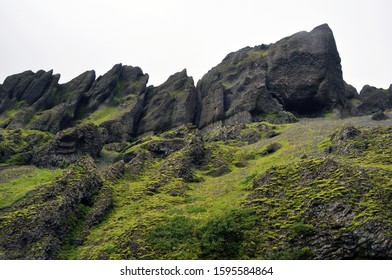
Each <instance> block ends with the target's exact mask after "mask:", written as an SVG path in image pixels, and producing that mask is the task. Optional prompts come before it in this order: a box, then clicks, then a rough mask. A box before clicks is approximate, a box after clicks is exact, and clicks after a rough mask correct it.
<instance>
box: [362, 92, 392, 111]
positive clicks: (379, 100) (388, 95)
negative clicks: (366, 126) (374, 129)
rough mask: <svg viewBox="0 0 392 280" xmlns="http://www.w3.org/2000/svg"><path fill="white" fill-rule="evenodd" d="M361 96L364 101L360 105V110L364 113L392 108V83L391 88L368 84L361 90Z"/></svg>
mask: <svg viewBox="0 0 392 280" xmlns="http://www.w3.org/2000/svg"><path fill="white" fill-rule="evenodd" d="M360 98H361V101H362V103H361V104H360V105H359V106H358V110H359V112H360V113H361V114H363V115H369V114H373V113H376V112H377V111H380V110H381V111H385V110H389V109H392V85H391V86H390V87H389V89H381V88H375V87H372V86H369V85H366V86H364V87H363V88H362V90H361V92H360Z"/></svg>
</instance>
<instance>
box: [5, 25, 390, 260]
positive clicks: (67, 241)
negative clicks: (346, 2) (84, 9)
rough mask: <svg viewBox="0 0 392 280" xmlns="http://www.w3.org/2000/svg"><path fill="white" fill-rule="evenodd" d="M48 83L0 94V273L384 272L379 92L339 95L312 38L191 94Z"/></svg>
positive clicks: (23, 76)
mask: <svg viewBox="0 0 392 280" xmlns="http://www.w3.org/2000/svg"><path fill="white" fill-rule="evenodd" d="M59 78H60V76H59V75H53V73H52V71H49V72H45V71H38V72H37V73H33V72H31V71H26V72H23V73H20V74H16V75H13V76H10V77H8V78H6V80H5V81H4V83H3V84H2V85H0V259H249V258H252V259H253V258H257V259H265V258H267V259H275V258H277V259H292V258H293V259H358V258H359V259H362V258H364V259H390V258H391V257H392V238H391V236H392V212H391V210H392V209H390V207H391V206H390V203H389V202H390V200H391V198H392V192H391V186H392V173H391V171H392V170H391V168H390V163H391V161H392V154H391V152H392V151H391V148H390V147H391V146H392V145H391V144H392V143H390V142H391V137H390V135H391V129H390V127H391V124H392V120H390V116H391V115H390V112H389V111H388V110H390V109H392V87H390V88H389V89H388V90H384V89H377V88H374V87H371V86H365V87H364V88H363V89H362V91H361V92H360V94H358V93H357V91H356V90H355V88H353V87H352V86H350V85H348V84H347V83H345V82H344V81H343V78H342V70H341V65H340V57H339V54H338V51H337V48H336V44H335V40H334V37H333V34H332V31H331V30H330V28H329V27H328V26H327V25H322V26H319V27H316V28H315V29H314V30H312V31H311V32H299V33H296V34H294V35H292V36H290V37H287V38H284V39H282V40H280V41H278V42H276V43H274V44H270V45H260V46H256V47H253V48H251V47H246V48H243V49H241V50H239V51H236V52H233V53H230V54H229V55H227V56H226V57H225V59H224V60H223V61H222V62H221V63H220V64H219V65H217V66H216V67H214V68H212V69H211V70H210V71H209V72H208V73H207V74H205V75H204V76H203V78H202V79H201V80H200V81H198V83H197V85H195V83H194V80H193V79H192V77H189V76H188V75H187V72H186V70H183V71H181V72H178V73H175V74H173V75H172V76H170V77H169V78H168V80H167V81H166V82H165V83H163V84H162V85H159V86H148V85H147V84H148V75H147V74H145V73H143V71H142V70H141V69H140V68H139V67H132V66H123V65H121V64H120V65H115V66H114V67H113V68H112V69H111V70H110V71H109V72H107V73H106V74H105V75H103V76H100V77H98V78H96V76H95V72H94V71H88V72H85V73H83V74H81V75H80V76H78V77H76V78H75V79H73V80H71V81H70V82H68V83H65V84H59V83H58V81H59ZM371 114H374V115H373V116H371Z"/></svg>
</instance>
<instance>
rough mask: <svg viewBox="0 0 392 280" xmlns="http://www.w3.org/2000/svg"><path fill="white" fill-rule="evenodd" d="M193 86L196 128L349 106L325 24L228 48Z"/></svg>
mask: <svg viewBox="0 0 392 280" xmlns="http://www.w3.org/2000/svg"><path fill="white" fill-rule="evenodd" d="M197 89H198V93H199V98H200V101H201V110H200V113H199V115H198V126H199V128H203V127H206V126H208V125H210V124H213V123H221V124H230V123H232V122H244V123H249V122H252V121H262V120H266V118H267V116H270V115H276V114H278V113H281V112H283V111H289V112H293V113H295V114H297V115H299V116H319V115H322V114H323V113H325V112H327V111H331V110H332V109H334V108H340V107H344V106H348V105H347V100H346V99H347V98H346V97H345V85H344V82H343V78H342V71H341V66H340V57H339V53H338V51H337V49H336V44H335V40H334V37H333V34H332V31H331V30H330V28H329V27H328V26H327V25H321V26H319V27H317V28H315V29H314V30H312V31H311V32H299V33H297V34H294V35H292V36H290V37H287V38H284V39H282V40H280V41H278V42H276V43H275V44H271V45H268V46H266V45H261V46H257V47H254V48H250V47H247V48H244V49H241V50H239V51H237V52H234V53H231V54H229V55H228V56H227V57H226V58H225V59H224V60H223V61H222V63H221V64H219V65H218V66H216V67H214V68H213V69H211V70H210V71H209V72H208V73H207V74H206V75H204V77H203V78H202V79H201V80H200V81H199V83H198V84H197ZM352 94H353V93H352V92H350V91H349V92H347V95H350V97H351V95H352ZM351 98H353V97H351ZM284 121H286V122H292V121H295V118H288V117H285V118H284ZM281 122H283V121H281Z"/></svg>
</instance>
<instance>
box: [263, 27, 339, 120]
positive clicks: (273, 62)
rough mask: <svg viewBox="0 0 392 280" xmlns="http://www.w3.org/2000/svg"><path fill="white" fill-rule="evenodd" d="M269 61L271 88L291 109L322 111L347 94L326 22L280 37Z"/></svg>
mask: <svg viewBox="0 0 392 280" xmlns="http://www.w3.org/2000/svg"><path fill="white" fill-rule="evenodd" d="M267 61H268V89H269V90H270V92H271V94H272V95H273V96H275V97H276V98H278V100H279V101H280V102H281V103H282V105H283V106H284V108H285V109H286V110H288V111H291V112H295V113H297V114H299V115H320V114H322V113H324V112H326V111H330V110H331V109H332V108H334V107H336V106H337V105H338V104H339V103H340V102H341V99H342V98H343V97H344V92H345V89H344V82H343V77H342V70H341V65H340V57H339V53H338V51H337V48H336V43H335V39H334V36H333V33H332V30H331V29H330V28H329V27H328V25H326V24H324V25H321V26H318V27H316V28H314V29H313V30H312V31H311V32H309V33H308V32H299V33H297V34H294V35H293V36H290V37H287V38H284V39H282V40H280V41H278V42H277V43H275V44H274V45H273V46H272V47H271V48H270V51H269V52H268V56H267Z"/></svg>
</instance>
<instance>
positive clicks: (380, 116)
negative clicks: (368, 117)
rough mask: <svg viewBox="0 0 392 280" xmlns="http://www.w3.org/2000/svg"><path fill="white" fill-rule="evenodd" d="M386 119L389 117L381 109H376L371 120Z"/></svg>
mask: <svg viewBox="0 0 392 280" xmlns="http://www.w3.org/2000/svg"><path fill="white" fill-rule="evenodd" d="M387 119H389V117H388V116H387V115H386V114H385V113H384V112H383V111H378V112H377V113H375V114H373V116H372V120H374V121H383V120H387Z"/></svg>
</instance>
